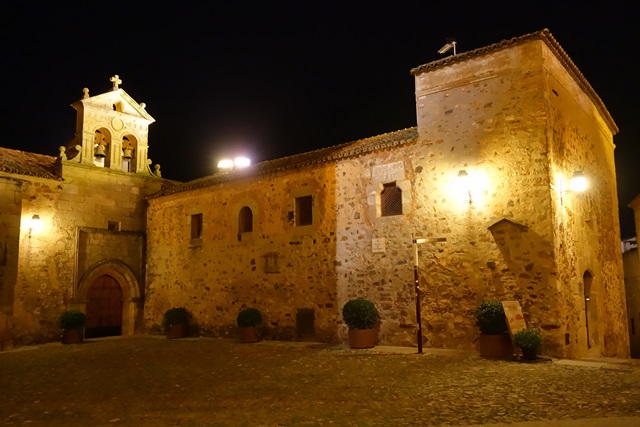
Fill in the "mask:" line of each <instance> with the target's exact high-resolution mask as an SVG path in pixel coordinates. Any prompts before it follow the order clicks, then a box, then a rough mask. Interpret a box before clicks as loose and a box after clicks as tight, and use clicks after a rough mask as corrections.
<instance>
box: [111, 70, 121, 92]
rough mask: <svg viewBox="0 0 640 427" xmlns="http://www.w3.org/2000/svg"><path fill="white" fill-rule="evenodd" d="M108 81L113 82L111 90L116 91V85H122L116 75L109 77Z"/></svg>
mask: <svg viewBox="0 0 640 427" xmlns="http://www.w3.org/2000/svg"><path fill="white" fill-rule="evenodd" d="M109 81H110V82H113V89H111V90H118V85H120V84H122V80H120V77H119V76H118V75H117V74H116V75H115V76H113V77H111V78H110V79H109Z"/></svg>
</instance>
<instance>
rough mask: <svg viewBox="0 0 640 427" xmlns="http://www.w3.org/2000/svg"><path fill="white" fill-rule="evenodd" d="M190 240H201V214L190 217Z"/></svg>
mask: <svg viewBox="0 0 640 427" xmlns="http://www.w3.org/2000/svg"><path fill="white" fill-rule="evenodd" d="M191 238H192V239H201V238H202V214H195V215H191Z"/></svg>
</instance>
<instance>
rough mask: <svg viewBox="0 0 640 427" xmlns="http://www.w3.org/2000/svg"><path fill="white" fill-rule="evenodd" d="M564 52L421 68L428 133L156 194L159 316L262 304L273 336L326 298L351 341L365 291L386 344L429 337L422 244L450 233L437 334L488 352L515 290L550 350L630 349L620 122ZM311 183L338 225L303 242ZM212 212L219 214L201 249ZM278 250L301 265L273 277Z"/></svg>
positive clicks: (439, 255) (153, 315)
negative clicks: (398, 204) (581, 181)
mask: <svg viewBox="0 0 640 427" xmlns="http://www.w3.org/2000/svg"><path fill="white" fill-rule="evenodd" d="M557 55H560V57H561V58H562V61H561V60H560V59H558V56H557ZM563 55H564V53H558V52H557V51H556V52H555V53H553V52H552V50H551V49H550V45H549V44H547V43H545V42H544V41H542V40H530V41H528V42H524V43H517V44H513V45H509V46H506V47H504V48H501V49H490V50H488V51H487V52H482V53H479V54H476V55H475V56H473V55H472V56H469V57H468V58H467V59H464V60H459V61H454V62H453V63H451V64H447V63H443V64H442V65H441V66H438V64H435V65H433V66H428V67H426V68H418V69H416V70H415V71H414V75H415V77H416V108H417V125H418V126H417V132H418V138H417V140H415V141H413V142H410V143H402V144H399V145H398V146H393V147H382V146H381V147H379V148H378V149H375V150H373V151H368V152H366V154H359V155H350V156H343V157H340V158H339V159H337V160H332V161H329V162H327V163H326V164H325V166H314V167H304V168H301V169H299V170H297V171H295V172H287V173H282V172H278V173H276V174H271V175H269V174H267V175H265V176H263V177H261V178H259V179H258V178H247V179H240V180H236V181H233V180H232V182H226V183H224V184H218V185H215V186H211V187H207V188H206V189H199V190H190V191H185V192H183V193H178V194H173V195H170V196H165V197H162V198H159V199H153V200H151V208H150V211H149V252H148V257H149V258H148V266H149V271H148V273H149V275H148V283H147V298H148V303H147V306H146V312H145V315H146V319H147V324H148V325H150V326H151V325H157V323H159V321H160V319H161V316H162V313H163V311H164V310H166V309H168V308H170V307H171V306H176V305H184V306H186V307H187V308H189V309H190V310H191V311H192V312H193V313H194V317H195V319H196V322H197V323H198V324H199V326H200V328H201V329H204V330H209V331H208V332H210V333H212V334H214V335H223V336H227V335H233V334H234V331H233V329H234V326H235V325H234V322H235V316H236V315H237V312H238V311H239V309H240V308H241V307H242V306H243V305H253V306H258V307H259V308H261V309H262V310H263V311H265V312H266V318H267V325H266V328H265V329H266V331H267V332H266V333H267V334H270V336H273V337H286V338H292V337H295V333H294V330H293V327H294V325H295V319H294V317H295V309H296V308H301V307H310V308H314V309H316V312H317V313H318V316H319V319H318V329H319V330H320V331H321V332H320V334H319V335H318V338H319V339H322V340H330V339H334V338H337V339H338V340H341V341H342V340H345V339H346V327H345V326H344V324H342V322H341V318H340V309H341V307H342V305H343V304H344V303H345V302H346V301H347V300H348V299H351V298H354V297H358V296H362V297H366V298H369V299H371V300H372V301H374V302H375V303H376V305H377V306H378V308H379V309H380V311H381V314H382V323H381V325H380V343H382V344H387V345H416V344H417V336H416V330H417V329H416V308H415V291H414V276H413V264H414V258H415V252H414V250H415V248H414V245H413V243H412V242H413V239H414V238H416V237H424V238H444V239H446V241H444V242H439V243H424V244H421V245H420V246H419V247H418V249H419V257H418V258H419V264H420V268H419V273H420V287H421V292H422V293H421V305H422V307H421V308H422V324H423V338H422V339H423V343H424V345H426V346H427V347H438V348H456V349H472V348H474V347H475V346H476V340H477V337H478V330H477V327H476V326H475V320H474V317H473V312H474V311H475V309H476V308H477V306H478V305H479V304H480V303H481V302H482V301H483V300H485V299H499V300H517V301H519V302H520V304H521V306H522V309H523V311H524V314H525V317H526V320H527V323H528V325H529V326H532V327H537V328H540V329H541V330H542V331H543V336H544V350H543V352H544V353H546V354H550V355H555V356H563V357H584V356H586V355H588V354H596V353H597V354H603V355H607V356H623V357H624V356H626V355H628V338H627V336H626V332H627V329H626V320H625V313H624V288H623V280H622V262H621V252H620V245H619V238H618V235H619V224H618V219H617V200H616V188H615V170H614V163H613V144H612V137H613V132H614V131H613V130H612V129H613V127H615V125H614V124H613V125H612V124H611V123H612V122H607V118H606V117H604V116H603V115H601V114H602V113H601V112H599V110H598V108H596V105H595V104H594V102H595V101H594V98H593V96H594V95H593V94H591V95H590V96H588V94H587V92H585V86H584V81H579V80H580V79H581V77H576V74H575V71H574V74H573V75H571V74H570V72H569V71H568V70H569V69H570V67H569V68H567V67H568V65H567V62H566V61H567V58H566V57H564V56H563ZM328 164H331V166H328ZM463 170H464V171H465V172H466V173H467V174H468V176H469V178H470V182H471V184H470V186H469V187H468V188H460V186H459V177H458V175H459V173H460V171H463ZM577 170H581V171H583V172H584V174H585V175H586V176H588V177H589V179H590V180H592V185H591V187H590V188H589V189H588V190H587V192H585V193H582V194H576V193H571V192H567V191H565V190H566V189H567V188H568V180H569V178H570V177H571V175H572V174H573V172H574V171H577ZM303 183H307V184H306V185H307V186H309V188H313V189H314V194H315V200H316V201H317V202H319V203H320V204H321V206H322V207H323V208H322V209H321V210H320V212H319V213H320V216H319V219H320V227H321V228H320V229H318V230H311V233H310V235H308V236H301V237H300V236H296V234H295V231H296V229H295V227H292V226H291V224H290V223H289V220H288V219H287V217H286V215H287V212H291V210H292V208H291V203H292V200H293V197H295V196H293V195H292V192H293V191H297V190H298V189H299V188H301V187H302V186H303ZM385 184H386V185H393V186H395V187H397V188H398V189H400V191H401V192H402V215H393V216H382V214H381V212H382V210H381V193H382V190H383V188H384V186H385ZM243 205H247V206H252V209H255V212H257V218H258V219H257V224H258V226H257V229H256V231H254V233H253V236H252V237H250V240H248V241H245V240H244V237H243V239H242V241H238V238H237V218H238V212H239V209H240V208H241V207H242V206H243ZM195 213H203V215H204V218H205V226H204V236H203V238H202V242H195V244H194V242H191V243H189V240H188V236H189V230H190V229H189V221H190V216H191V215H193V214H195ZM268 253H277V254H278V256H279V258H278V259H279V260H282V265H286V266H287V268H286V269H282V270H281V271H280V272H279V273H277V274H267V273H266V272H265V270H264V268H262V266H263V263H264V258H265V256H266V255H267V254H268ZM585 278H586V279H585ZM589 278H590V279H589ZM587 279H588V282H589V284H590V285H589V286H590V287H591V290H590V291H589V293H590V300H589V302H588V304H589V305H588V306H587V307H588V310H587V312H586V314H585V290H584V288H585V286H584V281H585V280H587ZM301 281H302V282H303V283H305V285H306V286H304V285H301V284H299V282H301ZM587 316H588V317H589V319H588V320H589V325H590V326H589V341H590V344H591V346H592V349H591V350H590V351H589V349H588V346H587Z"/></svg>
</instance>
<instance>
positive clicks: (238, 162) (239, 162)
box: [233, 157, 251, 168]
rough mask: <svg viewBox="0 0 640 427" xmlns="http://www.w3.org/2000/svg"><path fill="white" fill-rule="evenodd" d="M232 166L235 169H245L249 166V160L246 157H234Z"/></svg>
mask: <svg viewBox="0 0 640 427" xmlns="http://www.w3.org/2000/svg"><path fill="white" fill-rule="evenodd" d="M233 164H234V165H235V167H237V168H246V167H247V166H249V165H250V164H251V160H249V159H248V158H247V157H236V158H235V159H234V160H233Z"/></svg>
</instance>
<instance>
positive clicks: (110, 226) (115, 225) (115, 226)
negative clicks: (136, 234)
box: [107, 221, 120, 231]
mask: <svg viewBox="0 0 640 427" xmlns="http://www.w3.org/2000/svg"><path fill="white" fill-rule="evenodd" d="M107 230H109V231H120V222H118V221H107Z"/></svg>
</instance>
